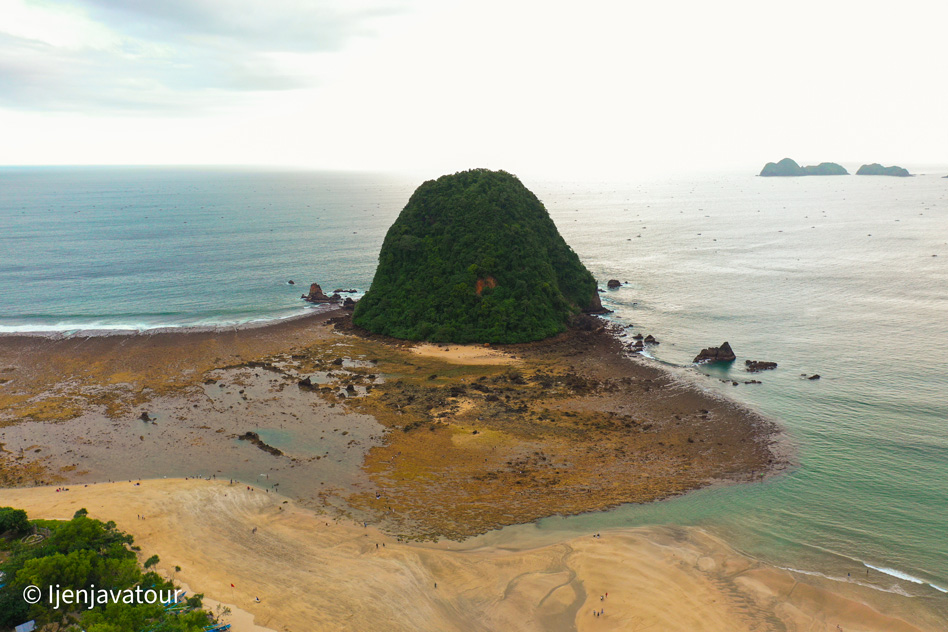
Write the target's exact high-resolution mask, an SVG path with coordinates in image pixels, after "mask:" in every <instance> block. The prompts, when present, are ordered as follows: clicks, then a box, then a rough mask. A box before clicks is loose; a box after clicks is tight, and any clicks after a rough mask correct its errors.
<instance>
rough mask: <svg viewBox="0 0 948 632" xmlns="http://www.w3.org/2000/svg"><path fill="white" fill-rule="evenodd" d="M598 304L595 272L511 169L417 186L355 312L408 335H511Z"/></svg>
mask: <svg viewBox="0 0 948 632" xmlns="http://www.w3.org/2000/svg"><path fill="white" fill-rule="evenodd" d="M601 309H602V306H601V304H600V302H599V295H598V293H597V289H596V280H595V279H594V278H593V276H592V274H590V273H589V271H588V270H586V268H585V267H584V266H583V264H582V263H581V262H580V260H579V257H578V256H577V255H576V253H575V252H573V250H572V249H571V248H570V247H569V246H568V245H567V244H566V242H565V241H564V240H563V238H562V237H561V236H560V234H559V232H558V231H557V230H556V225H555V224H554V223H553V220H552V219H550V216H549V213H547V211H546V208H544V206H543V204H542V203H541V202H540V200H539V199H537V197H536V196H535V195H534V194H533V193H531V192H530V191H529V190H527V188H526V187H525V186H523V184H522V183H521V182H520V180H518V179H517V178H516V177H515V176H513V175H511V174H509V173H506V172H504V171H489V170H487V169H473V170H470V171H464V172H460V173H456V174H453V175H446V176H442V177H440V178H438V179H437V180H430V181H428V182H425V183H424V184H422V185H421V186H420V187H418V189H416V190H415V192H414V194H412V196H411V198H410V199H409V201H408V204H407V205H406V206H405V208H404V209H403V210H402V212H401V214H399V216H398V218H397V219H396V220H395V223H394V224H392V226H391V228H389V230H388V233H387V235H386V236H385V240H384V242H383V244H382V249H381V251H380V252H379V265H378V268H377V269H376V272H375V279H374V280H373V281H372V286H371V288H370V289H369V291H368V292H367V293H366V295H365V297H364V298H363V299H362V300H361V301H359V303H358V305H357V306H356V309H355V314H354V316H353V319H354V322H355V323H356V324H357V325H359V326H361V327H364V328H365V329H368V330H370V331H373V332H376V333H380V334H386V335H389V336H393V337H396V338H405V339H409V340H432V341H439V342H498V343H513V342H525V341H529V340H538V339H541V338H546V337H549V336H552V335H555V334H557V333H559V332H561V331H563V330H564V329H565V328H566V325H567V322H568V320H569V318H570V317H571V316H573V315H574V314H576V313H578V312H580V311H583V310H585V311H593V312H595V311H600V310H601Z"/></svg>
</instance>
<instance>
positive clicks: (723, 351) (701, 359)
mask: <svg viewBox="0 0 948 632" xmlns="http://www.w3.org/2000/svg"><path fill="white" fill-rule="evenodd" d="M736 359H737V356H735V355H734V352H733V351H732V350H731V345H729V344H728V343H726V342H725V343H724V344H723V345H721V346H720V347H708V348H707V349H702V350H701V353H699V354H698V355H696V356H695V359H694V360H692V362H694V363H695V364H704V363H706V362H734V360H736Z"/></svg>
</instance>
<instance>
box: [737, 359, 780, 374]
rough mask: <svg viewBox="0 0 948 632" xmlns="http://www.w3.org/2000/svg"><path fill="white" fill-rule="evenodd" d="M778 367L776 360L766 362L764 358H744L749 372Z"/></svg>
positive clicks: (745, 367) (745, 368)
mask: <svg viewBox="0 0 948 632" xmlns="http://www.w3.org/2000/svg"><path fill="white" fill-rule="evenodd" d="M776 368H777V363H776V362H765V361H763V360H744V370H746V371H747V372H748V373H760V372H761V371H771V370H773V369H776Z"/></svg>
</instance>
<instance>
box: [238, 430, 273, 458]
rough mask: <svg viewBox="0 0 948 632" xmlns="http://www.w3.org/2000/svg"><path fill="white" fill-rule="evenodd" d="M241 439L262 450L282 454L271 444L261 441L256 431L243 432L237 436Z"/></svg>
mask: <svg viewBox="0 0 948 632" xmlns="http://www.w3.org/2000/svg"><path fill="white" fill-rule="evenodd" d="M237 438H238V439H239V440H241V441H249V442H250V443H252V444H254V445H255V446H257V447H258V448H260V449H261V450H263V451H264V452H269V453H270V454H272V455H273V456H283V452H282V451H280V450H278V449H277V448H274V447H273V446H272V445H267V444H266V443H264V442H263V439H261V438H260V435H258V434H257V433H256V432H245V433H244V434H242V435H240V436H239V437H237Z"/></svg>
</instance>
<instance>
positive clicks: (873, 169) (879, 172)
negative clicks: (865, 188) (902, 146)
mask: <svg viewBox="0 0 948 632" xmlns="http://www.w3.org/2000/svg"><path fill="white" fill-rule="evenodd" d="M856 175H857V176H896V177H899V178H907V177H909V176H910V175H912V174H911V173H909V172H908V169H903V168H902V167H896V166H892V167H883V166H882V165H880V164H879V163H877V162H874V163H872V164H871V165H863V166H861V167H859V171H857V172H856Z"/></svg>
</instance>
